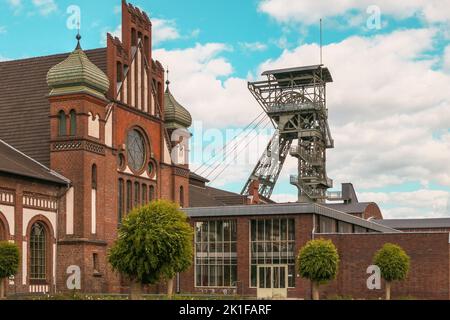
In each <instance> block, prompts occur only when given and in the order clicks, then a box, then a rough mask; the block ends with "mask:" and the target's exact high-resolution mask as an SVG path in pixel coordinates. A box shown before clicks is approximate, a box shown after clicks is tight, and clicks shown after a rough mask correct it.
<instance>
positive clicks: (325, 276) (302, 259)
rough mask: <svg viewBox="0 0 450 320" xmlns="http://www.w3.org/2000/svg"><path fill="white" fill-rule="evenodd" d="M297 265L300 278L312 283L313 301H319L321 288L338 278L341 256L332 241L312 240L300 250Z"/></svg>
mask: <svg viewBox="0 0 450 320" xmlns="http://www.w3.org/2000/svg"><path fill="white" fill-rule="evenodd" d="M297 265H298V272H299V274H300V276H301V277H302V278H306V279H309V280H311V282H312V289H313V299H314V300H319V286H320V285H321V284H325V283H327V282H328V281H330V280H333V279H335V278H336V275H337V272H338V267H339V254H338V251H337V249H336V247H335V246H334V244H333V242H332V241H331V240H324V239H318V240H311V241H309V242H308V243H307V244H306V245H305V246H304V247H303V248H302V249H301V250H300V253H299V255H298V258H297Z"/></svg>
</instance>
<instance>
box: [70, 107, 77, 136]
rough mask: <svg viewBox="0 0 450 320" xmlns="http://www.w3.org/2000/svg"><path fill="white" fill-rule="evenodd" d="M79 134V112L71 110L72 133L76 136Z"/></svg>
mask: <svg viewBox="0 0 450 320" xmlns="http://www.w3.org/2000/svg"><path fill="white" fill-rule="evenodd" d="M76 134H77V113H76V112H75V110H72V111H70V135H71V136H75V135H76Z"/></svg>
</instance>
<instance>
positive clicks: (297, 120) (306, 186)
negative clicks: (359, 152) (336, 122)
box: [242, 65, 334, 202]
mask: <svg viewBox="0 0 450 320" xmlns="http://www.w3.org/2000/svg"><path fill="white" fill-rule="evenodd" d="M262 75H263V76H264V77H266V78H267V79H266V80H264V81H257V82H250V83H249V84H248V88H249V90H250V92H251V93H252V94H253V96H254V97H255V98H256V100H257V101H258V103H259V104H260V105H261V107H262V108H263V110H264V111H265V112H266V114H267V115H268V116H269V118H270V119H271V121H272V123H273V125H274V127H275V129H276V132H275V134H274V136H273V138H272V139H271V141H270V142H269V144H268V146H267V148H266V150H265V152H264V153H263V155H262V157H261V158H260V160H259V162H258V164H257V165H256V167H255V169H254V170H253V172H252V174H251V175H250V177H249V179H248V181H247V183H246V185H245V187H244V189H243V190H242V194H244V195H248V194H249V189H250V187H251V185H252V183H253V181H259V193H260V195H262V196H264V197H267V198H270V197H271V195H272V192H273V189H274V188H275V184H276V182H277V180H278V177H279V175H280V172H281V169H282V168H283V164H284V163H285V160H286V158H287V156H288V155H291V156H293V157H296V158H297V159H298V174H296V175H292V176H291V177H290V182H291V184H293V185H294V186H296V187H297V188H298V195H299V196H298V201H299V202H325V200H326V199H327V190H328V189H329V188H332V187H333V181H332V180H331V179H329V178H328V176H327V173H326V149H329V148H334V141H333V138H332V136H331V132H330V127H329V125H328V109H327V103H326V85H327V83H330V82H333V78H332V76H331V73H330V71H329V70H328V68H326V67H324V66H323V65H314V66H305V67H296V68H288V69H278V70H271V71H266V72H264V73H263V74H262ZM297 141H298V143H295V142H297Z"/></svg>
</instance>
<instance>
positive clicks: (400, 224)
mask: <svg viewBox="0 0 450 320" xmlns="http://www.w3.org/2000/svg"><path fill="white" fill-rule="evenodd" d="M374 222H376V223H379V224H382V225H384V226H387V227H390V228H394V229H429V228H450V218H432V219H384V220H374Z"/></svg>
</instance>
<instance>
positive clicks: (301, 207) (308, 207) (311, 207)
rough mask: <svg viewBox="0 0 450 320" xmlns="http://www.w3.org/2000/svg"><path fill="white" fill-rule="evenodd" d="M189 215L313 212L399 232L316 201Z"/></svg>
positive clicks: (194, 210)
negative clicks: (315, 202)
mask: <svg viewBox="0 0 450 320" xmlns="http://www.w3.org/2000/svg"><path fill="white" fill-rule="evenodd" d="M183 210H184V211H185V212H186V214H187V215H188V216H189V217H192V218H202V217H229V216H233V217H238V216H274V215H289V214H306V213H310V214H311V213H313V214H319V215H323V216H326V217H329V218H333V219H337V220H340V221H344V222H348V223H351V224H355V225H358V226H361V227H364V228H368V229H371V230H375V231H379V232H389V233H397V232H399V231H398V230H395V229H393V228H390V227H387V226H384V225H381V224H378V223H375V222H373V221H368V220H365V219H361V218H359V217H355V216H353V215H350V214H347V213H345V212H341V211H338V210H334V209H331V208H328V207H326V206H323V205H318V204H314V203H278V204H265V205H242V206H225V207H223V206H222V207H221V206H216V207H205V208H186V209H183Z"/></svg>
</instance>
